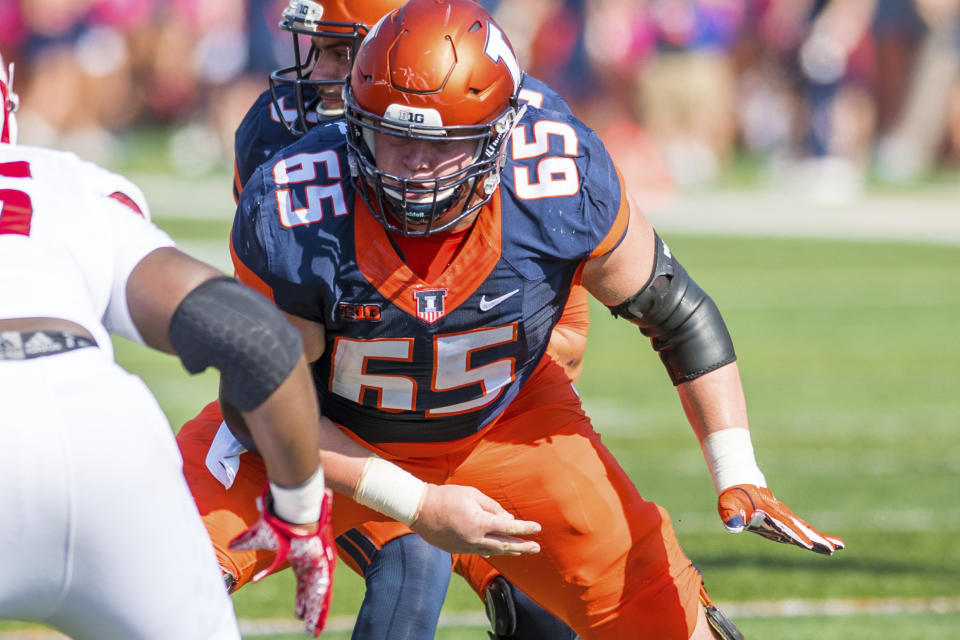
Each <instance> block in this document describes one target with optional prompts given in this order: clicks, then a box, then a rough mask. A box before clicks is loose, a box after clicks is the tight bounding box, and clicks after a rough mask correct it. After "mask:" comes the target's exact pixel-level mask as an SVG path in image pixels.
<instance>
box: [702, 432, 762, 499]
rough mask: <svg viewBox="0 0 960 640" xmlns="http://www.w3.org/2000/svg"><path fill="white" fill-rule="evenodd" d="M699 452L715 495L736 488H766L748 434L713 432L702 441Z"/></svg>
mask: <svg viewBox="0 0 960 640" xmlns="http://www.w3.org/2000/svg"><path fill="white" fill-rule="evenodd" d="M700 449H701V450H702V451H703V457H704V458H705V459H706V461H707V467H708V468H709V469H710V475H711V476H712V477H713V487H714V489H716V490H717V495H720V494H721V493H722V492H723V490H724V489H728V488H729V487H732V486H734V485H738V484H755V485H757V486H758V487H766V486H767V479H766V478H764V477H763V473H762V472H761V471H760V467H758V466H757V460H756V458H755V457H754V455H753V443H752V442H751V441H750V431H749V430H747V429H740V428H731V429H721V430H720V431H715V432H713V433H711V434H710V435H709V436H707V437H706V438H704V440H703V442H701V443H700Z"/></svg>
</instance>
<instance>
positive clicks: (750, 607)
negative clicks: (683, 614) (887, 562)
mask: <svg viewBox="0 0 960 640" xmlns="http://www.w3.org/2000/svg"><path fill="white" fill-rule="evenodd" d="M717 605H718V606H719V607H720V608H721V609H722V610H723V611H724V613H726V614H727V615H728V616H730V617H731V618H733V619H735V620H736V619H745V618H789V617H804V616H823V617H828V618H842V617H849V616H858V615H902V614H910V613H957V612H958V611H960V596H945V597H938V598H828V599H825V600H755V601H751V602H718V603H717ZM354 620H355V618H354V616H332V617H330V618H329V619H328V620H327V625H326V628H325V629H324V630H325V631H326V632H344V631H350V630H351V629H353V624H354ZM488 626H489V623H488V622H487V617H486V616H485V615H484V614H483V612H482V611H461V612H455V613H444V614H441V615H440V628H450V627H471V628H478V629H486V628H488ZM240 631H241V633H242V634H243V637H244V638H263V637H268V636H272V635H280V634H298V633H302V632H303V626H302V624H301V623H300V622H299V621H297V620H294V619H293V618H265V619H261V620H246V619H241V620H240ZM65 638H67V637H66V636H64V635H62V634H59V633H56V632H54V631H50V630H47V629H30V630H24V631H0V640H64V639H65Z"/></svg>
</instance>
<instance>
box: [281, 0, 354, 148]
mask: <svg viewBox="0 0 960 640" xmlns="http://www.w3.org/2000/svg"><path fill="white" fill-rule="evenodd" d="M322 15H323V7H322V6H320V5H319V4H317V3H316V2H312V1H310V0H290V4H289V5H287V7H286V8H285V9H284V10H283V18H282V19H281V21H280V28H281V29H282V30H284V31H287V32H289V33H290V34H291V36H292V38H293V52H294V62H293V64H292V65H291V66H289V67H283V68H280V69H275V70H274V71H272V72H271V73H270V96H271V99H272V100H273V105H274V108H275V109H276V111H277V114H278V115H279V119H280V121H281V122H282V123H283V125H284V127H286V129H287V131H289V132H290V133H291V134H292V135H295V136H302V135H303V134H305V133H306V132H307V130H308V129H309V128H310V127H312V126H313V125H315V124H317V123H318V122H324V121H328V120H334V119H337V118H342V117H343V107H342V106H339V107H335V108H327V109H325V108H324V107H323V94H324V93H329V89H330V88H333V89H334V90H335V91H336V93H337V94H338V95H342V91H343V85H344V77H342V76H341V77H338V78H330V79H314V78H312V77H311V76H312V75H313V73H314V71H315V70H316V67H317V64H318V63H319V62H320V60H321V57H322V56H324V55H339V53H338V50H339V49H340V48H339V47H337V46H336V45H332V46H328V47H324V48H323V49H319V48H317V46H316V45H315V43H314V40H313V38H314V37H320V38H326V39H330V40H332V41H335V42H342V43H344V44H346V45H347V46H346V54H347V55H348V56H349V59H348V60H347V61H346V62H345V63H344V66H345V67H346V68H347V69H349V65H350V63H351V62H352V61H353V59H354V57H355V56H356V52H357V47H358V46H359V44H360V42H361V41H362V40H363V38H364V36H365V35H366V34H367V27H366V26H365V25H363V24H360V23H354V22H333V21H329V20H321V16H322ZM301 38H305V40H302V39H301ZM343 75H344V76H345V75H346V72H344V74H343ZM282 85H289V86H292V87H293V99H294V106H295V108H296V112H297V115H296V118H295V119H294V120H292V121H290V120H288V119H287V118H286V117H284V115H283V113H284V108H283V105H282V103H281V97H282V96H281V95H280V92H279V88H280V87H281V86H282Z"/></svg>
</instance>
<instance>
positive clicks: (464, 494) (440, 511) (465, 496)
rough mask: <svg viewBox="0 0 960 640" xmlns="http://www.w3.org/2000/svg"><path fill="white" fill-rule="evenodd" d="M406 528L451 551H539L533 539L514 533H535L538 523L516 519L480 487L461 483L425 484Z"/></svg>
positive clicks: (492, 553) (487, 553) (504, 553)
mask: <svg viewBox="0 0 960 640" xmlns="http://www.w3.org/2000/svg"><path fill="white" fill-rule="evenodd" d="M410 528H411V529H413V530H414V531H415V532H417V533H418V534H420V536H421V537H423V539H424V540H426V541H427V542H429V543H430V544H432V545H434V546H437V547H440V548H441V549H445V550H446V551H450V552H451V553H474V554H477V555H481V556H497V555H499V556H518V555H522V554H527V553H538V552H539V551H540V545H539V544H538V543H537V542H535V541H534V540H527V539H524V538H521V537H518V536H530V535H534V534H536V533H539V532H540V525H539V524H538V523H536V522H531V521H529V520H517V519H515V518H514V517H513V515H512V514H510V513H508V512H507V511H506V510H505V509H504V508H503V507H501V506H500V505H499V504H497V502H496V501H495V500H493V499H491V498H489V497H488V496H486V495H485V494H484V493H482V492H481V491H479V490H477V489H475V488H473V487H466V486H462V485H435V484H431V485H428V486H427V493H426V495H425V496H424V499H423V506H422V507H421V508H420V513H419V515H418V516H417V519H416V520H415V521H414V522H413V524H412V525H410Z"/></svg>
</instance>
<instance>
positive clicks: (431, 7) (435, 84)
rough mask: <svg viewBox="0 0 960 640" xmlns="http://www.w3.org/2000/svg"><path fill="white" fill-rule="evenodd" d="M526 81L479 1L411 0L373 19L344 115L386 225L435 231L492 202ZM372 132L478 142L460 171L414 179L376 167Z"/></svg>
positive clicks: (371, 202)
mask: <svg viewBox="0 0 960 640" xmlns="http://www.w3.org/2000/svg"><path fill="white" fill-rule="evenodd" d="M521 79H522V72H521V71H520V65H519V64H518V63H517V58H516V55H515V54H514V52H513V49H512V48H511V46H510V43H509V42H508V41H507V39H506V37H505V36H504V34H503V31H502V30H501V29H500V27H498V26H497V24H496V23H495V22H494V21H493V19H492V18H491V17H490V14H489V13H487V11H486V10H485V9H484V8H483V7H482V6H481V5H479V4H477V3H476V2H474V1H473V0H410V2H408V3H407V4H406V5H404V6H403V7H401V8H400V9H398V10H396V11H394V12H392V13H390V14H388V15H387V16H384V17H383V18H382V19H381V20H380V22H378V23H377V24H376V25H374V27H373V28H372V29H371V30H370V32H369V34H367V38H366V39H365V40H364V41H363V44H362V45H361V46H360V50H359V51H358V52H357V59H356V61H355V62H354V65H353V70H352V71H351V74H350V78H349V79H348V82H347V86H346V88H345V90H344V114H345V115H346V118H347V127H348V133H347V148H348V153H349V157H350V161H351V165H352V167H353V168H354V170H355V174H356V175H357V176H358V177H359V180H360V182H361V184H360V185H359V186H360V189H359V191H360V194H361V196H362V197H363V198H364V200H365V201H366V203H367V205H368V206H369V207H370V209H371V211H372V212H373V213H374V215H376V216H377V217H378V219H379V220H380V222H381V223H382V224H383V225H384V226H386V227H387V228H388V229H390V230H392V231H397V232H401V233H404V234H406V235H429V234H431V233H435V232H439V231H443V230H445V229H449V228H450V227H452V226H453V225H455V224H456V223H457V222H459V221H460V220H462V219H463V218H464V217H465V216H467V215H469V214H470V213H472V212H474V211H476V210H477V209H479V208H480V207H481V206H483V205H484V204H485V203H486V202H488V201H489V200H490V198H491V197H492V195H493V193H494V191H495V190H496V188H497V185H498V184H499V179H500V169H501V168H502V166H503V153H504V147H505V142H506V140H507V138H508V137H509V134H510V130H511V129H512V127H513V125H514V123H515V122H516V119H517V116H518V113H519V111H518V100H517V92H518V89H519V87H520V82H521ZM374 132H378V133H383V134H388V135H394V136H401V137H405V138H411V139H418V140H428V141H432V142H436V141H438V140H445V141H462V140H471V141H475V143H476V146H475V151H474V156H473V159H472V161H471V163H470V165H469V166H468V167H466V168H465V169H463V170H462V171H459V172H457V173H454V174H452V175H445V176H443V177H442V178H438V179H433V180H429V179H428V180H423V179H420V178H418V179H416V180H409V179H404V178H401V177H398V176H395V175H390V174H388V173H386V172H384V171H382V170H380V169H378V168H377V161H376V154H375V152H374V144H373V140H374ZM408 194H410V197H408ZM455 206H458V207H460V210H459V211H457V212H456V215H448V214H449V213H451V212H453V211H455V209H454V207H455ZM441 217H444V220H443V222H442V223H439V224H438V223H437V221H438V219H439V218H441Z"/></svg>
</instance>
